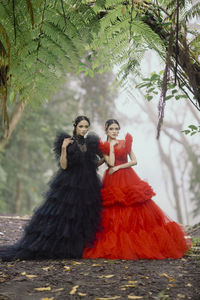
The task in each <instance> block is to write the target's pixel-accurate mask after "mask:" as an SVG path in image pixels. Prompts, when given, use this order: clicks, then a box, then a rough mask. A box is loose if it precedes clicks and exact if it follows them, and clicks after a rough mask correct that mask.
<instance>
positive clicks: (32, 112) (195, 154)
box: [0, 51, 200, 225]
mask: <svg viewBox="0 0 200 300" xmlns="http://www.w3.org/2000/svg"><path fill="white" fill-rule="evenodd" d="M141 68H142V74H143V77H145V76H146V77H148V76H150V74H152V72H159V71H160V70H162V69H163V68H164V64H163V63H162V62H161V60H160V58H159V57H158V56H157V55H155V53H154V52H152V51H148V52H147V53H146V55H145V57H144V59H143V62H142V64H141ZM116 72H117V71H116V69H115V68H114V70H113V71H112V72H107V73H103V74H95V75H94V76H92V77H90V76H83V75H79V76H69V75H66V80H65V82H64V83H63V84H62V86H61V87H60V90H59V92H56V93H55V94H54V95H53V96H52V97H51V98H50V99H46V100H45V101H44V102H43V104H42V105H40V106H38V107H37V106H36V107H33V106H32V107H31V106H27V107H26V108H25V112H24V114H23V116H22V119H21V121H20V122H19V124H18V126H17V127H16V129H15V131H14V133H13V136H12V139H11V140H10V142H9V144H8V146H7V148H6V149H5V151H4V152H3V153H1V160H2V165H1V167H0V175H1V183H0V211H1V213H2V214H17V215H25V214H32V212H33V210H34V209H35V208H37V207H38V206H39V205H40V204H41V203H42V201H43V195H44V193H45V192H46V191H47V189H48V182H49V180H50V179H51V177H52V176H53V174H54V173H55V172H56V170H57V165H56V161H55V158H54V154H53V142H54V139H55V136H56V133H57V132H58V131H66V132H68V133H72V129H73V128H72V123H73V120H74V118H75V117H76V116H77V115H80V114H85V115H87V116H88V117H89V118H90V120H91V123H92V126H91V128H90V130H91V131H95V132H96V133H97V134H98V135H99V136H100V137H101V138H102V139H103V140H105V138H106V136H105V133H104V123H105V121H106V120H107V119H109V118H116V119H118V121H119V122H120V124H121V131H120V135H119V138H120V139H123V138H124V137H125V134H126V133H127V132H129V133H130V134H132V136H133V152H134V153H135V155H136V158H137V161H138V165H137V166H135V167H134V170H135V171H136V172H137V174H138V175H139V176H140V177H141V178H142V179H143V180H146V181H148V183H149V184H150V185H151V186H152V187H153V189H154V191H155V193H156V196H155V197H154V199H153V200H155V202H156V203H157V204H158V205H159V206H160V207H161V208H162V209H163V210H164V211H165V212H166V213H167V214H168V216H170V217H171V218H172V219H174V220H175V221H178V222H180V223H183V224H190V225H193V224H195V223H197V222H200V214H199V207H200V199H199V193H200V191H199V186H200V185H199V183H200V176H199V174H200V166H199V161H200V149H199V134H196V135H193V136H190V135H185V134H184V133H183V132H182V130H185V129H186V128H187V127H188V125H190V124H194V123H196V124H198V123H199V116H198V115H197V112H196V111H195V110H194V108H193V107H192V106H191V104H190V102H189V100H188V99H179V100H175V99H170V100H169V101H167V105H166V108H165V117H164V123H163V126H162V131H161V135H160V139H159V140H157V139H156V127H157V122H158V109H157V105H158V101H159V93H158V95H155V97H153V99H152V100H151V101H147V99H146V98H145V92H144V91H143V90H142V89H139V88H137V84H138V83H140V82H141V81H142V80H143V79H142V78H141V77H139V76H138V77H133V76H132V77H130V78H129V79H128V80H127V82H126V84H124V85H123V86H120V87H118V88H116V86H115V83H114V82H115V77H116V75H115V74H116ZM12 140H14V141H15V143H12ZM104 169H105V166H103V167H100V169H99V173H100V175H101V176H102V174H103V171H104Z"/></svg>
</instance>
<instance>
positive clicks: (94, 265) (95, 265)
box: [92, 264, 101, 267]
mask: <svg viewBox="0 0 200 300" xmlns="http://www.w3.org/2000/svg"><path fill="white" fill-rule="evenodd" d="M92 267H101V265H100V264H92Z"/></svg>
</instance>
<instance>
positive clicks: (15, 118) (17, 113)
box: [0, 102, 27, 151]
mask: <svg viewBox="0 0 200 300" xmlns="http://www.w3.org/2000/svg"><path fill="white" fill-rule="evenodd" d="M26 105H27V102H19V103H17V104H16V106H15V108H14V111H13V114H12V117H11V120H10V126H9V128H8V129H4V134H3V138H2V140H1V141H0V151H1V150H3V149H4V148H5V146H6V144H7V143H8V140H9V139H10V137H11V135H12V133H13V131H14V129H15V128H16V126H17V124H18V122H19V121H20V119H21V117H22V114H23V112H24V109H25V107H26Z"/></svg>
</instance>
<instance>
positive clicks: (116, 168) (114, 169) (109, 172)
mask: <svg viewBox="0 0 200 300" xmlns="http://www.w3.org/2000/svg"><path fill="white" fill-rule="evenodd" d="M119 169H120V168H119V166H115V167H111V168H110V169H109V171H108V174H109V175H111V174H113V173H115V172H117V171H118V170H119Z"/></svg>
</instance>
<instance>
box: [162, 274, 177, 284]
mask: <svg viewBox="0 0 200 300" xmlns="http://www.w3.org/2000/svg"><path fill="white" fill-rule="evenodd" d="M160 276H162V277H166V278H167V279H168V280H169V282H174V281H175V279H174V278H173V277H170V276H169V275H168V274H166V273H162V274H160Z"/></svg>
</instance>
